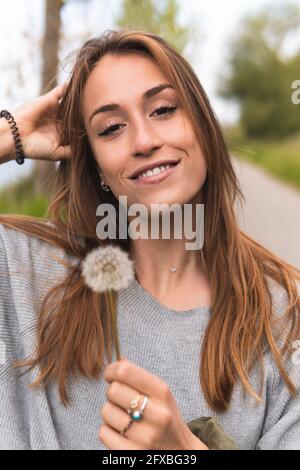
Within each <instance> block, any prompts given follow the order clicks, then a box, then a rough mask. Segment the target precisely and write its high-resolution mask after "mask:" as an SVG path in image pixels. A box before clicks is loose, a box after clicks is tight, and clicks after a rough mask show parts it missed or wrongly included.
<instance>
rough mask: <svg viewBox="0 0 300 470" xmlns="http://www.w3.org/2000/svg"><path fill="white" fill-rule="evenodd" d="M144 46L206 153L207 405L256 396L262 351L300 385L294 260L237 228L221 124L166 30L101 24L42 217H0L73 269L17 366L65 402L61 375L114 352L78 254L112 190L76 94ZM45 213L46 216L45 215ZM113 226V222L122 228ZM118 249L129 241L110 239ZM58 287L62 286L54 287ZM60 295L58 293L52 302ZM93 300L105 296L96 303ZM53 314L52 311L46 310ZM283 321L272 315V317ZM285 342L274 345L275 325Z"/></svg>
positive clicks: (70, 107) (87, 53) (60, 119)
mask: <svg viewBox="0 0 300 470" xmlns="http://www.w3.org/2000/svg"><path fill="white" fill-rule="evenodd" d="M108 53H110V54H114V55H116V56H118V55H120V54H128V53H137V54H146V56H147V57H150V58H151V59H152V60H153V61H155V63H156V64H157V65H158V66H159V67H160V69H161V70H162V71H163V73H164V74H165V76H166V77H167V78H168V80H169V81H170V83H171V84H172V85H173V86H174V87H175V90H176V91H177V95H178V99H179V100H180V101H181V103H182V105H183V109H185V112H186V113H187V116H188V118H189V119H190V121H191V123H192V125H193V127H194V130H195V133H196V136H197V138H198V139H199V144H200V145H201V148H202V150H203V153H204V157H205V159H206V163H207V177H206V180H205V183H204V186H203V200H202V202H203V203H204V204H205V233H204V246H203V249H202V253H201V256H202V262H203V266H204V269H205V271H206V275H207V276H208V279H209V281H210V285H211V299H212V301H211V302H212V303H211V308H212V316H211V319H210V322H209V325H208V327H207V329H206V333H205V338H204V342H203V347H202V351H201V358H200V359H201V361H200V364H201V366H200V371H199V378H200V384H201V387H202V390H203V393H204V396H205V398H206V401H207V403H208V404H209V406H210V407H211V408H212V409H213V410H215V411H226V410H227V409H228V407H229V404H230V400H231V396H232V391H233V387H234V384H235V383H236V382H237V380H238V379H240V380H241V382H242V384H243V387H244V389H245V390H246V391H248V392H249V393H250V394H252V396H254V397H255V399H256V400H258V401H259V400H260V397H259V395H258V394H257V392H256V391H255V390H254V389H253V388H252V387H251V385H250V383H249V372H250V370H251V368H252V366H253V365H254V364H256V363H257V362H259V363H260V365H261V371H262V377H263V368H264V367H263V355H264V353H265V351H266V350H267V351H268V353H269V354H272V356H273V358H274V360H275V363H276V365H277V367H278V369H279V371H280V373H281V375H282V377H283V379H284V381H285V382H286V384H287V386H288V388H289V391H290V393H291V394H293V395H295V394H296V388H295V385H294V384H293V382H291V380H290V378H289V375H288V374H287V372H286V370H285V367H284V363H283V360H284V354H285V353H286V352H288V353H289V354H290V353H291V349H292V348H291V342H292V341H293V340H294V339H295V338H297V337H300V335H299V331H300V319H299V317H300V316H299V311H300V300H299V295H298V292H297V285H296V279H300V270H299V269H297V268H296V267H294V266H292V265H290V264H288V263H286V262H284V261H282V260H281V259H279V258H278V257H277V256H275V255H274V254H272V253H271V252H270V251H269V250H267V249H266V248H264V247H263V246H261V245H260V244H259V243H257V242H255V241H254V240H252V239H251V238H250V237H249V236H247V235H246V234H245V233H244V232H243V231H242V230H240V229H239V227H238V224H237V221H236V217H235V213H234V203H235V201H236V200H237V198H238V199H239V200H240V201H241V200H242V199H244V197H243V194H242V192H241V190H240V188H239V184H238V180H237V177H236V175H235V173H234V170H233V166H232V162H231V160H230V156H229V154H228V151H227V148H226V145H225V142H224V139H223V136H222V132H221V128H220V125H219V123H218V121H217V118H216V116H215V115H214V112H213V110H212V108H211V106H210V103H209V101H208V98H207V96H206V94H205V91H204V90H203V88H202V86H201V84H200V83H199V80H198V78H197V76H196V75H195V72H194V71H193V69H192V67H191V66H190V65H189V63H188V62H187V61H186V60H185V59H184V58H183V57H182V56H181V55H180V54H178V53H177V51H176V50H175V49H174V48H172V47H171V46H170V45H169V44H168V43H167V42H166V41H165V40H163V39H162V38H161V37H159V36H157V35H155V34H150V33H145V32H143V31H125V30H123V31H111V30H108V31H105V32H104V33H103V34H102V35H101V36H99V37H96V38H92V39H90V40H88V41H87V42H85V43H84V44H83V46H82V47H81V48H80V49H79V50H78V51H76V60H75V64H74V66H73V69H72V73H71V76H70V79H69V81H68V85H67V88H66V92H65V95H64V97H63V99H62V101H61V103H60V106H59V110H58V113H57V125H58V129H59V132H60V135H61V139H62V143H63V144H67V143H70V144H71V149H72V158H71V159H70V160H64V161H61V162H60V165H59V167H58V169H57V174H56V182H55V193H54V195H53V197H52V199H51V201H50V205H49V209H48V214H47V217H46V218H45V219H38V218H32V217H29V216H20V215H18V216H17V215H7V216H1V217H0V223H2V224H4V225H5V226H7V227H8V228H12V229H17V230H20V231H22V232H25V233H28V234H30V235H32V236H35V237H38V238H40V239H42V240H45V241H47V242H49V243H51V244H54V245H56V246H59V247H61V248H63V250H64V251H65V252H66V253H68V254H70V255H72V256H74V257H76V259H78V263H77V264H75V265H74V264H73V265H69V269H68V275H67V277H66V279H64V281H63V282H62V283H59V284H58V285H56V286H54V287H53V288H52V289H51V290H50V291H49V292H48V293H47V295H46V296H45V298H44V300H43V303H42V306H41V311H40V314H39V316H38V320H37V344H36V350H35V354H34V357H33V358H29V359H27V360H24V361H21V362H18V363H16V364H15V366H16V367H20V366H29V370H30V369H31V368H33V367H35V366H39V368H40V374H39V376H38V378H37V379H36V380H35V381H34V382H33V383H32V384H31V385H30V387H33V388H34V387H37V386H39V385H40V384H42V383H44V384H48V383H49V382H50V381H51V380H54V379H55V380H57V381H58V386H59V394H60V398H61V401H62V403H63V404H64V405H65V406H66V405H68V404H69V398H68V393H67V387H66V383H67V377H68V374H76V373H78V372H80V373H81V374H82V375H83V376H85V377H89V378H94V379H99V377H100V376H101V372H102V371H103V367H104V357H105V354H107V356H108V358H109V360H111V357H112V356H111V352H112V347H111V337H112V336H111V325H110V318H109V303H108V300H107V296H106V295H105V294H103V295H99V294H95V293H93V292H92V291H91V290H90V289H89V288H88V287H86V285H85V284H84V281H83V278H82V276H81V270H80V262H81V260H82V259H83V258H84V256H85V255H86V254H87V253H88V252H89V251H90V250H91V249H93V248H95V247H97V246H99V244H105V243H106V242H104V241H101V242H100V240H99V239H98V238H97V236H96V225H97V219H96V208H97V206H98V205H99V204H101V203H103V202H110V203H112V204H114V205H115V207H116V212H118V201H117V199H116V198H115V197H114V195H113V194H112V193H107V192H104V191H103V189H102V188H101V184H100V179H99V173H98V167H97V163H96V161H95V158H94V156H93V153H92V151H91V147H90V145H89V141H88V138H87V133H86V130H85V127H84V121H83V116H82V95H83V88H84V85H85V83H86V81H87V78H88V76H89V74H90V73H91V71H92V70H93V68H94V67H95V66H96V64H97V63H98V61H99V60H101V58H102V57H103V56H104V55H105V54H108ZM47 221H48V222H51V223H46V222H47ZM117 233H118V230H117ZM115 243H117V244H118V245H120V246H121V247H122V248H123V249H124V250H127V252H128V250H129V241H128V239H127V240H125V241H124V240H115ZM270 279H271V280H273V281H275V282H277V283H278V284H279V285H280V286H281V287H283V289H284V290H285V292H286V293H287V295H288V302H287V305H286V311H285V312H284V314H282V315H281V320H282V321H280V322H278V321H277V322H276V316H275V312H274V311H273V307H272V296H271V291H270V283H269V280H270ZM61 293H63V295H62V296H61V295H58V294H61ZM58 299H59V300H58ZM99 300H100V301H99ZM50 312H51V314H50ZM277 320H278V319H277ZM283 332H284V338H285V341H284V342H282V348H279V347H278V346H279V343H277V341H278V340H280V339H281V338H282V337H281V336H280V337H279V335H280V334H282V333H283Z"/></svg>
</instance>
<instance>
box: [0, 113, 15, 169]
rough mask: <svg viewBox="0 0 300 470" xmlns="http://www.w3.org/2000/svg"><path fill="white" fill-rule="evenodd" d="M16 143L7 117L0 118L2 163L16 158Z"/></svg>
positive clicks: (0, 159)
mask: <svg viewBox="0 0 300 470" xmlns="http://www.w3.org/2000/svg"><path fill="white" fill-rule="evenodd" d="M14 155H15V144H14V139H13V135H12V131H11V128H10V126H9V123H8V121H7V119H5V118H4V117H2V118H0V164H1V163H6V162H8V161H10V160H13V159H14Z"/></svg>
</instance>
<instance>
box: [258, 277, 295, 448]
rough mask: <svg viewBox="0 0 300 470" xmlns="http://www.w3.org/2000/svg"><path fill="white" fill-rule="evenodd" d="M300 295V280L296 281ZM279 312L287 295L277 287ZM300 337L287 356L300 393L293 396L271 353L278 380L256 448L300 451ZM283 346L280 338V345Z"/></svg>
mask: <svg viewBox="0 0 300 470" xmlns="http://www.w3.org/2000/svg"><path fill="white" fill-rule="evenodd" d="M296 284H297V288H298V294H299V295H300V282H299V281H296ZM275 299H276V311H277V313H279V314H282V313H283V312H284V310H285V308H286V306H287V303H288V301H287V295H286V293H285V292H283V290H282V289H277V291H276V295H275ZM299 340H300V338H294V339H293V343H294V350H293V353H292V355H291V357H290V358H289V359H286V358H285V359H284V361H283V364H284V365H285V370H286V372H287V374H288V376H289V378H290V379H291V381H292V382H293V383H294V385H295V386H296V390H297V393H296V395H295V396H293V395H291V393H290V391H289V389H288V388H287V385H286V383H285V381H284V380H283V378H282V376H281V374H280V372H279V370H278V368H277V366H276V364H275V361H274V358H273V356H271V353H268V356H269V359H270V365H271V367H272V368H273V373H274V380H273V384H272V387H271V390H270V394H269V403H268V407H267V410H266V418H265V423H264V427H263V432H262V435H261V437H260V439H259V440H258V442H257V445H256V450H300V341H299ZM282 345H283V339H281V340H280V344H279V347H280V348H281V347H282Z"/></svg>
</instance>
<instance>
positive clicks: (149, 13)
mask: <svg viewBox="0 0 300 470" xmlns="http://www.w3.org/2000/svg"><path fill="white" fill-rule="evenodd" d="M177 16H178V4H177V1H176V0H160V1H158V0H156V1H155V0H123V5H122V10H121V13H120V16H119V17H117V18H116V19H115V22H116V25H117V26H118V27H119V28H122V29H140V30H143V31H147V32H151V33H154V34H159V35H160V36H162V37H163V38H164V39H165V40H166V41H168V42H169V43H170V44H172V45H173V46H174V47H175V48H176V49H177V51H178V52H180V53H182V52H183V50H184V48H185V46H186V45H187V43H188V41H189V40H190V39H191V36H192V28H187V27H184V26H181V25H179V23H178V20H177Z"/></svg>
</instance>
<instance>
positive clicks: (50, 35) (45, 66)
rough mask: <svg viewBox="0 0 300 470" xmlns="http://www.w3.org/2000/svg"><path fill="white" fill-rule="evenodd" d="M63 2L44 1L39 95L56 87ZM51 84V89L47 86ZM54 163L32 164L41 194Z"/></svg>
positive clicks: (60, 0) (36, 184) (53, 168)
mask: <svg viewBox="0 0 300 470" xmlns="http://www.w3.org/2000/svg"><path fill="white" fill-rule="evenodd" d="M64 3H65V2H64V0H46V2H45V32H44V36H43V40H42V71H41V75H42V77H41V89H40V94H44V93H46V92H47V91H49V89H50V88H53V87H55V86H56V85H57V79H56V76H57V71H58V63H59V58H58V53H59V36H60V30H61V9H62V7H63V5H64ZM50 82H51V87H49V84H50ZM55 168H56V166H55V163H54V162H47V161H42V160H37V161H36V162H35V163H34V168H33V175H34V182H35V189H36V191H37V192H42V191H43V190H44V189H45V188H44V184H45V181H46V179H47V177H48V176H49V175H50V174H51V173H53V171H54V170H55Z"/></svg>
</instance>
